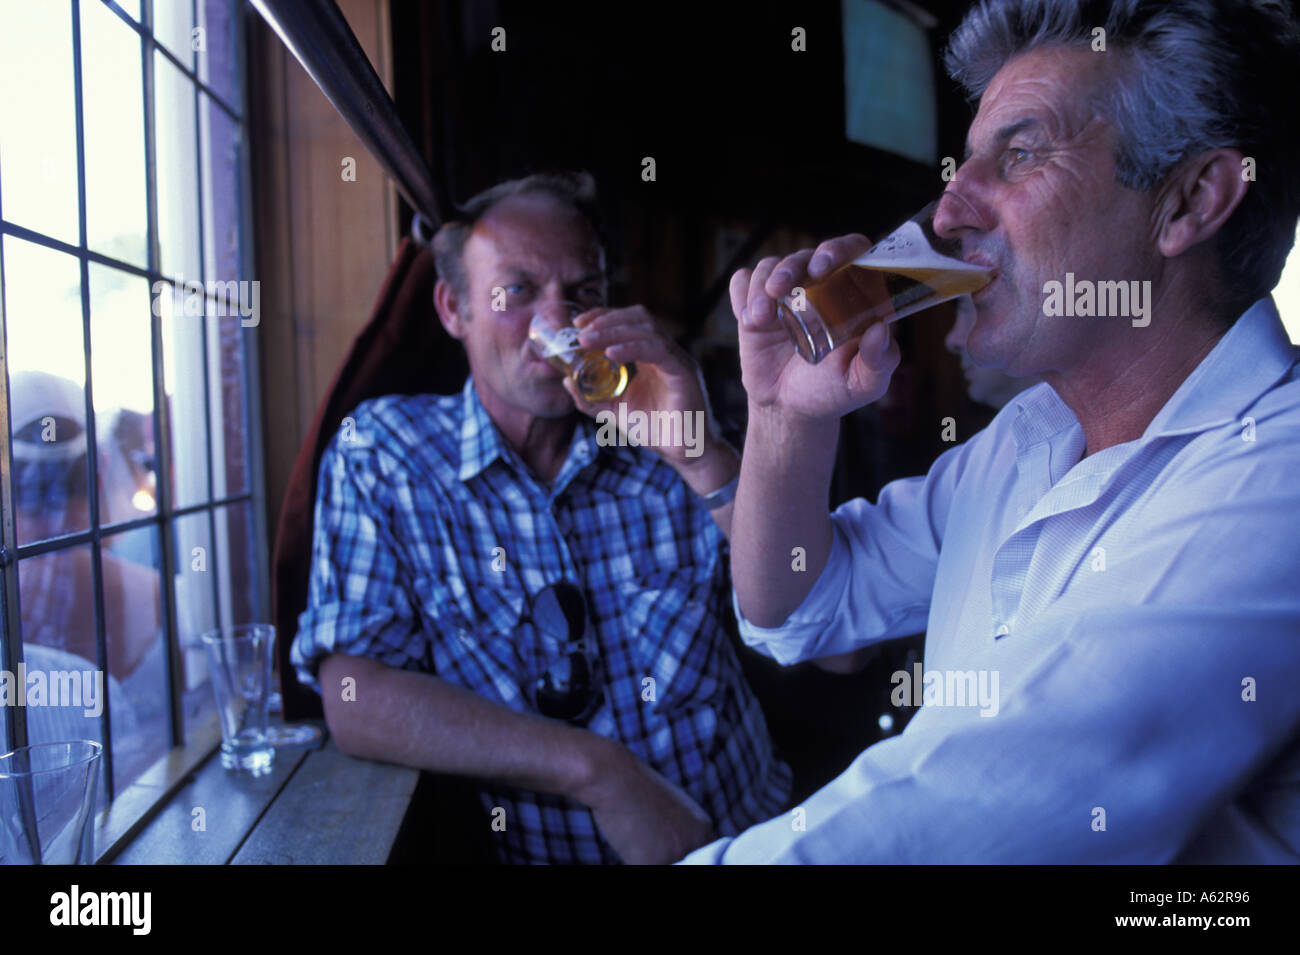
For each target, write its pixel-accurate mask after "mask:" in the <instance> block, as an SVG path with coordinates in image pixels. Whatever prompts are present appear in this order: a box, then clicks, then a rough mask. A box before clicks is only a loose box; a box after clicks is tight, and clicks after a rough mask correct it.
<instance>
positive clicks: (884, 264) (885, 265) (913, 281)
mask: <svg viewBox="0 0 1300 955" xmlns="http://www.w3.org/2000/svg"><path fill="white" fill-rule="evenodd" d="M937 205H938V203H932V204H931V205H929V206H927V207H926V208H925V209H923V210H921V212H919V213H917V215H916V216H914V217H913V218H911V219H909V220H908V221H907V222H905V223H903V225H902V226H900V227H899V228H898V229H896V230H895V231H894V232H892V233H890V234H889V235H888V236H887V237H885V238H884V239H881V240H880V242H879V243H877V244H876V245H874V246H872V247H871V248H870V249H869V250H868V251H867V252H866V253H865V254H863V255H861V256H859V257H858V258H857V259H855V260H854V261H853V262H850V263H849V264H848V265H844V266H841V267H840V268H838V269H836V270H835V271H834V272H832V273H831V274H830V275H828V276H826V277H825V278H823V279H821V280H819V281H817V282H813V283H811V284H810V285H808V286H806V287H804V288H803V289H802V293H801V290H800V289H796V290H795V292H794V294H792V295H788V296H786V297H785V298H784V299H782V300H781V301H780V302H778V303H777V315H778V316H779V317H780V319H781V322H782V324H784V325H785V329H786V331H787V332H789V334H790V339H791V340H792V341H793V342H794V347H795V350H796V351H797V352H798V353H799V355H800V356H801V357H802V358H804V359H805V360H806V361H809V362H812V363H813V364H816V363H817V362H819V361H821V360H822V359H823V358H825V357H826V356H827V355H828V354H830V353H831V351H832V350H833V349H834V348H835V347H836V346H838V345H842V344H844V343H845V342H848V341H855V340H856V339H858V338H861V337H862V335H863V333H864V332H866V330H867V329H868V328H870V327H871V326H872V325H874V324H875V323H876V322H895V321H898V319H900V318H906V317H907V316H908V315H911V314H913V313H915V312H919V311H921V310H923V309H927V308H929V307H930V306H931V305H938V304H939V303H941V302H946V301H948V300H949V299H953V298H956V297H957V296H958V295H965V294H967V293H969V292H976V291H978V290H979V289H982V288H983V287H984V286H985V285H987V284H988V283H989V280H990V279H991V278H992V273H990V272H989V270H988V269H985V268H983V267H981V266H978V265H972V264H970V263H969V262H963V261H962V260H961V258H960V256H959V252H958V249H957V243H955V242H953V241H951V240H943V239H940V238H938V237H937V236H935V234H934V230H933V228H932V227H931V226H930V218H931V216H932V215H933V213H934V209H935V207H936V206H937Z"/></svg>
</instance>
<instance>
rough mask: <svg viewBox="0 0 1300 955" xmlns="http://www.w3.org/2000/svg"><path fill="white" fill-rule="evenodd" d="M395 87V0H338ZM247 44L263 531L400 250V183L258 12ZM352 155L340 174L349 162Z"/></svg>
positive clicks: (272, 523) (271, 528)
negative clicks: (348, 171)
mask: <svg viewBox="0 0 1300 955" xmlns="http://www.w3.org/2000/svg"><path fill="white" fill-rule="evenodd" d="M339 8H340V9H341V10H342V11H343V14H344V16H345V17H346V18H347V20H348V23H349V25H350V26H351V27H352V30H353V32H354V33H355V34H356V35H357V39H358V40H359V41H360V43H361V46H362V48H363V49H364V50H365V51H366V54H367V55H368V56H369V57H370V61H371V63H372V64H373V65H374V67H375V71H376V72H377V73H378V74H379V76H380V78H381V79H382V80H383V81H384V84H385V86H387V87H388V89H389V91H390V92H391V90H392V62H391V58H392V52H391V51H392V42H391V37H390V35H389V34H390V30H389V23H390V20H389V10H388V0H339ZM253 20H254V21H255V22H254V23H253V25H252V35H251V37H250V43H249V60H250V68H251V74H252V75H251V78H250V90H249V104H250V113H251V117H252V135H253V140H252V166H253V204H254V208H253V221H254V224H255V229H256V234H255V241H256V245H257V248H256V254H257V271H258V278H259V279H260V280H261V282H262V322H261V325H260V326H259V328H258V333H259V334H260V335H261V339H260V347H261V356H262V399H263V401H262V404H263V407H262V414H263V424H264V433H265V442H266V447H265V449H264V450H265V455H266V494H267V510H268V515H267V525H266V526H267V528H268V532H269V533H270V534H271V535H274V533H275V528H276V524H277V522H278V520H279V514H280V504H281V501H282V500H283V498H284V492H285V488H286V487H287V485H288V480H289V472H290V470H291V468H292V467H293V460H294V457H295V455H296V454H297V453H298V448H299V446H300V445H301V443H302V441H303V438H304V437H305V435H306V432H307V429H308V428H309V427H310V426H311V422H312V419H313V417H314V416H315V413H316V408H317V406H318V405H319V404H320V402H321V400H322V399H323V398H324V395H325V389H326V388H327V387H328V386H329V383H330V380H331V379H332V378H333V376H334V372H335V370H336V369H337V368H338V366H339V364H340V363H341V362H342V360H343V356H344V353H345V352H346V350H347V348H348V346H349V345H350V344H351V342H352V339H353V337H354V336H355V335H356V333H357V332H358V331H359V330H360V328H361V326H362V325H363V324H364V322H365V320H366V318H367V316H368V315H369V312H370V308H371V306H372V305H373V304H374V297H375V293H376V292H377V291H378V290H379V285H380V283H381V282H382V281H383V278H384V275H385V273H386V272H387V270H388V266H389V265H390V263H391V262H392V260H393V256H394V254H395V253H396V247H397V198H396V192H395V190H394V188H393V187H392V185H391V183H390V182H389V181H388V179H387V177H386V176H385V175H384V173H383V171H382V170H381V168H380V166H379V164H378V163H377V162H375V160H373V159H372V158H371V157H370V155H369V153H367V152H366V150H365V149H364V147H363V146H362V145H361V142H360V140H358V139H357V137H356V135H355V134H353V132H352V131H351V130H350V129H349V128H348V126H347V124H346V123H345V122H344V121H343V119H342V118H341V117H340V116H339V115H338V113H337V112H336V111H335V109H334V107H333V106H331V105H330V103H329V101H328V100H326V99H325V96H324V95H323V94H322V93H321V92H320V90H319V89H318V88H317V87H316V84H315V83H314V82H312V80H311V78H310V77H309V76H308V75H307V73H306V72H305V71H304V70H303V68H302V67H301V66H300V65H299V64H298V62H297V61H296V60H295V59H294V58H293V55H292V54H290V53H289V52H288V50H286V49H285V47H284V45H283V44H282V43H281V42H280V40H279V38H278V37H277V36H276V35H275V34H274V33H273V32H272V31H271V30H270V28H269V27H267V26H266V24H265V23H263V22H261V21H260V19H258V18H256V17H254V18H253ZM345 157H351V158H352V159H354V160H355V161H356V180H355V181H344V179H343V176H342V172H343V160H344V158H345Z"/></svg>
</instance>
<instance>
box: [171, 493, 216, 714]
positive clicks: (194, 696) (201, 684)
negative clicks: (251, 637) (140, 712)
mask: <svg viewBox="0 0 1300 955" xmlns="http://www.w3.org/2000/svg"><path fill="white" fill-rule="evenodd" d="M208 521H209V516H208V514H207V512H202V513H199V514H187V515H185V516H183V517H178V518H176V521H175V523H174V524H173V525H172V541H173V542H174V544H173V546H174V547H175V573H174V575H173V578H172V585H173V586H174V587H175V594H176V628H177V633H178V634H179V639H180V646H181V693H182V697H181V708H182V713H183V715H184V720H185V723H184V725H185V727H186V732H188V731H189V730H190V729H193V728H194V726H195V725H197V724H199V723H202V721H203V720H204V719H205V718H206V716H207V714H210V713H211V712H212V710H213V704H212V688H211V686H210V685H209V683H208V661H207V657H206V656H205V651H204V649H203V646H202V644H201V643H200V642H199V637H200V635H202V634H203V633H205V632H206V631H208V630H211V629H212V628H213V627H215V626H216V625H217V611H216V605H215V603H214V602H213V590H212V575H213V567H214V566H215V564H214V557H213V553H214V552H213V547H212V531H211V527H210V525H209V523H208Z"/></svg>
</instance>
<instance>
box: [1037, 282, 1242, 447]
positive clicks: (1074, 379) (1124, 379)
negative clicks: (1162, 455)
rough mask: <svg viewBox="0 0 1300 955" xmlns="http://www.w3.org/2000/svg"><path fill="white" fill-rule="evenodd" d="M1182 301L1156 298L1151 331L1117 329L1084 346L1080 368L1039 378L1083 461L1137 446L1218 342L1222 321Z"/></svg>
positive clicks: (1174, 298) (1222, 327) (1222, 332)
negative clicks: (1072, 425) (1071, 424)
mask: <svg viewBox="0 0 1300 955" xmlns="http://www.w3.org/2000/svg"><path fill="white" fill-rule="evenodd" d="M1187 297H1188V296H1176V295H1166V296H1165V297H1164V298H1161V297H1157V300H1156V301H1154V302H1153V303H1152V308H1151V315H1152V319H1151V324H1150V325H1149V326H1148V327H1146V328H1135V327H1131V326H1128V325H1125V326H1119V327H1116V328H1115V329H1114V331H1113V333H1112V334H1110V335H1106V336H1099V337H1098V338H1097V339H1094V340H1093V341H1092V343H1091V344H1089V345H1088V351H1087V354H1088V358H1087V361H1086V363H1085V364H1084V365H1082V366H1080V367H1079V368H1077V369H1074V370H1072V371H1071V372H1069V373H1064V372H1048V373H1045V374H1044V375H1043V377H1044V379H1046V381H1047V382H1048V383H1049V384H1050V385H1051V386H1052V387H1053V388H1055V389H1056V393H1057V394H1058V395H1060V396H1061V400H1062V401H1064V402H1065V403H1066V404H1067V405H1068V406H1069V408H1070V410H1071V411H1073V412H1074V414H1075V417H1077V418H1078V419H1079V424H1080V425H1081V426H1082V428H1083V434H1084V437H1085V439H1086V441H1087V446H1086V448H1085V450H1084V457H1087V456H1088V455H1090V454H1096V453H1097V452H1098V451H1104V450H1105V449H1106V448H1110V447H1114V446H1115V445H1117V444H1124V443H1125V442H1128V441H1134V440H1136V439H1138V438H1140V437H1141V436H1142V435H1143V433H1145V431H1146V429H1147V427H1148V426H1149V425H1150V424H1151V422H1152V420H1153V419H1154V418H1155V416H1156V415H1157V414H1158V413H1159V412H1160V409H1161V408H1163V407H1164V406H1165V404H1166V403H1168V401H1169V399H1170V398H1172V397H1173V395H1174V392H1176V391H1177V390H1178V388H1179V386H1181V385H1182V383H1183V382H1184V381H1186V380H1187V376H1188V375H1190V374H1191V373H1192V372H1193V371H1194V370H1195V369H1196V367H1197V365H1199V364H1200V363H1201V362H1202V361H1203V360H1204V358H1205V356H1206V355H1208V354H1209V353H1210V352H1211V351H1212V350H1213V348H1214V346H1215V345H1216V344H1217V343H1218V341H1219V339H1220V338H1222V337H1223V335H1224V330H1225V326H1224V324H1223V323H1222V322H1221V321H1220V319H1219V318H1218V317H1217V316H1215V315H1214V313H1213V312H1212V311H1210V310H1208V309H1206V308H1204V307H1203V306H1202V307H1193V306H1192V303H1190V302H1188V301H1186V300H1185V299H1186V298H1187ZM1179 299H1183V300H1179ZM1101 321H1115V320H1114V319H1101Z"/></svg>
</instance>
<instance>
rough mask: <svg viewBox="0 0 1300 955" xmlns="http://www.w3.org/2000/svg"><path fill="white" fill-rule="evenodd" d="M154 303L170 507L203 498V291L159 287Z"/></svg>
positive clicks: (205, 496) (205, 441)
mask: <svg viewBox="0 0 1300 955" xmlns="http://www.w3.org/2000/svg"><path fill="white" fill-rule="evenodd" d="M161 291H162V294H161V295H159V296H158V298H157V299H156V302H157V305H158V308H159V311H160V313H161V322H162V338H163V387H164V388H165V390H166V393H167V397H166V402H167V421H168V431H169V435H170V438H171V462H170V463H171V489H172V506H173V507H177V508H181V507H189V506H191V505H194V504H201V503H203V502H205V501H207V500H208V499H209V498H208V434H207V424H206V421H207V410H206V405H205V402H204V391H203V387H204V381H203V328H204V317H203V311H204V308H205V303H206V301H207V299H206V298H205V296H204V295H203V291H202V288H201V287H199V286H197V285H196V286H192V287H190V288H189V289H188V290H187V289H184V288H171V287H169V286H168V287H164V288H163V289H162V290H161Z"/></svg>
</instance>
